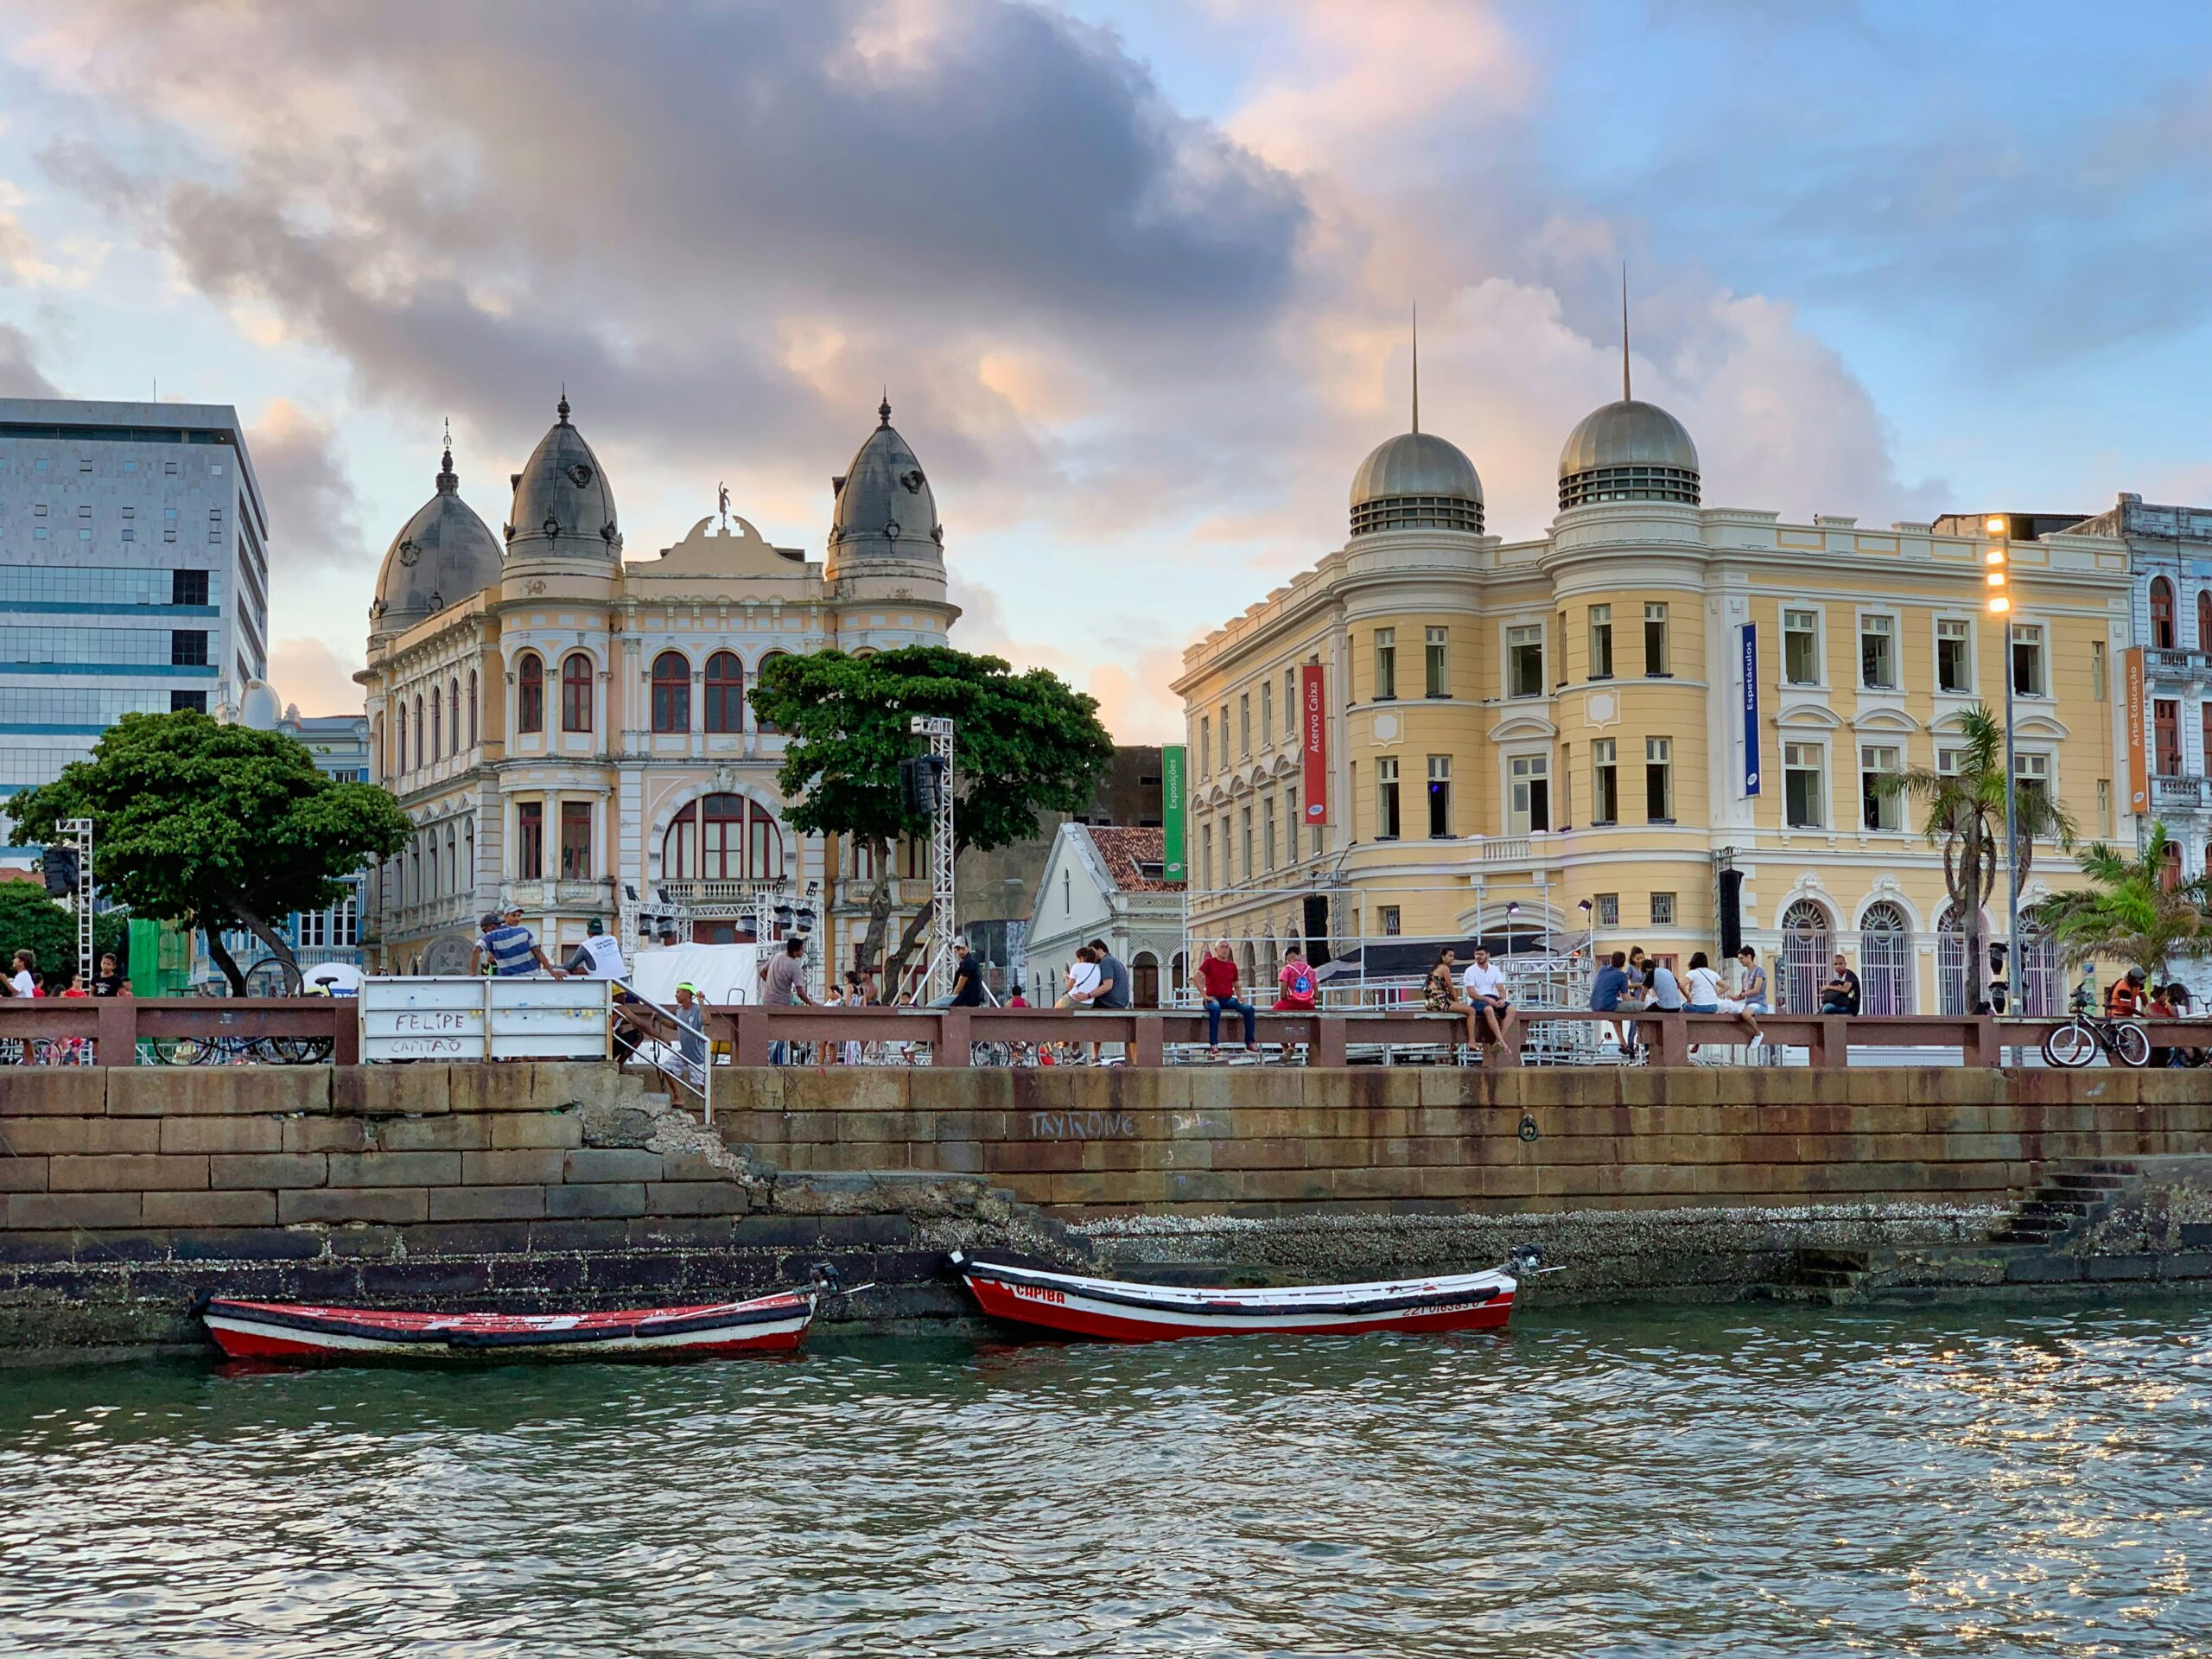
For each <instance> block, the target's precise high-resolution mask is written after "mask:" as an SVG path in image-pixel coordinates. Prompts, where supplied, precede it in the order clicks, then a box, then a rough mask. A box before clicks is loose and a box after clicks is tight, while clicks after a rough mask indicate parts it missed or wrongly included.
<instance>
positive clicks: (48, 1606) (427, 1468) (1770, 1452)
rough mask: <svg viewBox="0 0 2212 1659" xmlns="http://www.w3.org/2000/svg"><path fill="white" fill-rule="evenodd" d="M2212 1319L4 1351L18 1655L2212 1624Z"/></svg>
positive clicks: (2117, 1634)
mask: <svg viewBox="0 0 2212 1659" xmlns="http://www.w3.org/2000/svg"><path fill="white" fill-rule="evenodd" d="M2208 1351H2212V1309H2208V1308H2206V1307H2205V1306H2203V1305H2202V1304H2196V1303H2190V1302H2185V1301H2183V1302H2176V1301H2159V1300H2145V1301H2141V1302H2138V1303H2133V1304H2126V1305H2104V1306H2095V1307H2081V1308H2070V1309H2062V1310H2058V1311H2037V1312H2033V1313H2020V1312H2017V1311H2014V1310H2012V1309H2009V1308H1990V1307H1983V1308H1979V1309H1974V1310H1967V1311H1961V1310H1959V1309H1945V1310H1938V1311H1932V1312H1924V1313H1923V1312H1913V1313H1834V1312H1825V1311H1822V1312H1815V1311H1809V1310H1807V1311H1799V1310H1774V1309H1760V1310H1757V1311H1753V1310H1749V1309H1744V1308H1717V1309H1697V1308H1692V1309H1669V1310H1666V1311H1663V1312H1659V1311H1650V1312H1637V1313H1594V1312H1592V1313H1555V1314H1550V1315H1542V1314H1524V1315H1523V1322H1522V1323H1521V1324H1519V1325H1516V1328H1515V1330H1514V1331H1513V1332H1511V1333H1510V1335H1488V1336H1477V1335H1471V1336H1465V1337H1457V1338H1442V1339H1438V1338H1426V1339H1417V1338H1389V1337H1385V1338H1323V1339H1319V1340H1311V1341H1304V1342H1291V1341H1284V1340H1276V1339H1273V1338H1248V1339H1242V1340H1239V1339H1215V1340H1210V1341H1204V1342H1187V1343H1182V1344H1169V1345H1164V1346H1161V1347H1157V1348H1143V1349H1135V1348H1115V1347H1105V1346H1088V1345H1085V1346H1065V1347H1063V1346H1050V1345H1041V1346H1039V1345H1032V1346H1020V1347H1013V1346H995V1345H983V1346H977V1345H974V1344H967V1343H963V1342H958V1341H954V1340H950V1339H944V1340H935V1341H925V1342H915V1343H908V1342H893V1341H890V1340H887V1339H872V1340H860V1339H852V1340H847V1341H843V1342H835V1341H821V1342H819V1344H818V1345H817V1350H816V1351H815V1352H814V1353H813V1354H811V1355H810V1356H809V1357H806V1358H804V1359H801V1360H798V1361H793V1362H790V1363H777V1362H759V1361H754V1362H737V1363H722V1364H707V1365H698V1366H691V1367H686V1368H683V1369H677V1370H641V1369H626V1368H622V1367H616V1366H600V1365H577V1366H569V1367H563V1368H557V1369H550V1370H528V1369H524V1368H509V1369H503V1370H493V1371H487V1372H479V1373H475V1374H472V1375H467V1376H454V1375H451V1374H446V1373H438V1372H428V1371H371V1370H334V1371H319V1372H307V1373H297V1374H290V1375H268V1374H264V1375H230V1376H226V1375H220V1374H219V1373H218V1372H217V1371H216V1370H214V1369H213V1367H211V1366H208V1365H205V1364H200V1363H189V1362H182V1361H175V1362H161V1363H146V1364H143V1365H133V1366H109V1367H78V1368H72V1369H57V1370H34V1371H20V1370H18V1371H0V1653H5V1654H9V1655H13V1654H18V1653H25V1654H28V1653H40V1654H56V1655H68V1656H80V1655H106V1654H129V1655H132V1656H150V1655H210V1656H213V1655H221V1656H224V1659H239V1656H295V1655H296V1656H309V1655H312V1656H316V1659H343V1656H356V1655H384V1654H408V1655H417V1654H419V1655H430V1654H437V1655H465V1656H485V1659H489V1656H507V1655H541V1654H559V1655H562V1656H564V1659H596V1656H614V1655H621V1656H628V1655H645V1654H651V1655H655V1656H661V1655H671V1656H673V1655H709V1656H716V1659H722V1656H738V1659H764V1656H772V1655H784V1654H800V1653H818V1654H834V1655H840V1656H842V1655H859V1654H886V1655H889V1654H898V1655H911V1654H946V1655H955V1654H957V1655H1009V1656H1011V1655H1020V1656H1032V1655H1093V1654H1096V1655H1122V1654H1208V1655H1210V1654H1268V1655H1274V1654H1284V1655H1287V1654H1299V1655H1306V1654H1389V1655H1452V1656H1465V1655H1489V1654H1514V1655H1521V1654H1526V1655H1532V1656H1534V1655H1542V1656H1547V1659H1550V1656H1562V1655H1579V1654H1595V1653H1604V1654H1637V1655H1688V1654H1695V1655H1700V1656H1705V1655H1715V1654H1758V1655H1768V1654H1819V1655H1830V1654H1849V1653H1867V1654H1881V1655H1892V1654H1908V1655H1923V1654H1927V1655H1936V1654H2008V1655H2009V1654H2099V1655H2104V1654H2144V1655H2151V1654H2156V1655H2160V1656H2170V1655H2184V1654H2200V1653H2206V1652H2212V1586H2207V1585H2206V1584H2205V1583H2204V1582H2202V1580H2203V1579H2204V1577H2205V1576H2206V1575H2207V1574H2208V1573H2212V1478H2208V1471H2207V1469H2206V1462H2207V1458H2208V1455H2212V1365H2208V1363H2207V1354H2208Z"/></svg>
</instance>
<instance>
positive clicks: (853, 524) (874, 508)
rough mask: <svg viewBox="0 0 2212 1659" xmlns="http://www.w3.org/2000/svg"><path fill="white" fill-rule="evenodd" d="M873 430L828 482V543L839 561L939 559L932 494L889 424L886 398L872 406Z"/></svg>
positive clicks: (940, 537) (940, 541) (939, 531)
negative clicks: (832, 502)
mask: <svg viewBox="0 0 2212 1659" xmlns="http://www.w3.org/2000/svg"><path fill="white" fill-rule="evenodd" d="M875 413H876V428H875V430H874V431H873V432H871V433H869V434H868V437H867V439H866V441H865V442H862V443H861V447H860V448H859V449H858V451H856V452H855V454H854V456H853V463H852V465H851V466H849V467H847V468H846V469H845V472H844V475H843V476H842V477H840V478H836V479H832V480H830V484H831V486H832V487H833V488H834V489H836V492H837V506H836V512H835V513H834V514H833V515H832V516H831V518H830V520H829V546H830V548H831V549H833V550H835V556H836V559H837V561H838V562H839V563H841V564H846V563H850V562H851V561H852V560H854V559H856V558H859V559H864V558H868V557H870V556H876V557H895V558H907V559H911V558H916V557H932V558H941V557H943V556H944V525H943V524H939V523H938V518H937V497H936V496H935V495H934V494H932V493H931V490H930V481H929V479H928V477H927V475H925V474H924V473H923V471H922V464H921V462H920V461H917V460H916V459H915V458H914V452H913V451H912V449H911V448H908V447H907V445H906V439H904V438H902V437H900V436H899V433H898V429H896V428H895V427H893V425H892V424H891V400H890V399H889V398H888V397H887V398H885V399H884V401H883V402H882V403H881V404H878V405H877V407H876V411H875Z"/></svg>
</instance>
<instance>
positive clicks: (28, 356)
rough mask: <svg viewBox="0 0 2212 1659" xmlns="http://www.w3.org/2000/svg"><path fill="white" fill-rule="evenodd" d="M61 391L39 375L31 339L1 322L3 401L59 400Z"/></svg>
mask: <svg viewBox="0 0 2212 1659" xmlns="http://www.w3.org/2000/svg"><path fill="white" fill-rule="evenodd" d="M60 396H61V389H60V387H59V386H57V385H54V382H53V381H51V380H49V379H48V378H46V376H45V375H44V374H42V373H41V372H40V371H39V366H38V361H37V359H36V358H35V356H34V354H33V353H32V351H31V342H30V336H29V335H28V334H25V333H24V332H23V331H22V329H20V328H18V327H15V326H14V325H13V324H12V323H5V322H0V397H60Z"/></svg>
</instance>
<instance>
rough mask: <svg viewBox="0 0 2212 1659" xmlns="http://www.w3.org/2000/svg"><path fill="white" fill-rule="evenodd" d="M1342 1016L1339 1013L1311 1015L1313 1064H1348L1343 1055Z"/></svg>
mask: <svg viewBox="0 0 2212 1659" xmlns="http://www.w3.org/2000/svg"><path fill="white" fill-rule="evenodd" d="M1344 1033H1345V1026H1344V1015H1342V1014H1315V1015H1314V1016H1313V1064H1314V1065H1347V1064H1349V1062H1348V1061H1347V1060H1346V1058H1345V1055H1344Z"/></svg>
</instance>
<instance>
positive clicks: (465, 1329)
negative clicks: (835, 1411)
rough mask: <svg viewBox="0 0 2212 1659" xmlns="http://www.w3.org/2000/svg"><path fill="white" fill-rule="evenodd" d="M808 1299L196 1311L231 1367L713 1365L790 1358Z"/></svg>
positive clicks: (782, 1294)
mask: <svg viewBox="0 0 2212 1659" xmlns="http://www.w3.org/2000/svg"><path fill="white" fill-rule="evenodd" d="M815 1305H816V1299H815V1297H814V1295H813V1294H811V1293H807V1292H792V1291H779V1292H777V1293H776V1294H773V1295H769V1296H761V1297H755V1298H753V1300H749V1301H743V1302H715V1303H705V1304H701V1305H699V1306H688V1307H656V1308H631V1309H626V1310H623V1311H620V1312H616V1313H537V1314H530V1313H398V1312H387V1311H385V1310H382V1309H372V1308H357V1307H318V1306H308V1305H305V1304H301V1303H292V1302H242V1301H233V1300H228V1299H226V1298H215V1299H213V1300H210V1301H209V1302H208V1303H207V1306H206V1307H205V1308H204V1309H203V1310H202V1311H201V1318H202V1319H203V1320H204V1321H205V1322H206V1324H207V1332H208V1334H209V1335H210V1336H211V1337H213V1338H214V1340H215V1345H216V1346H217V1347H219V1348H220V1349H221V1350H222V1351H223V1352H224V1354H225V1355H226V1356H227V1357H230V1358H232V1359H258V1360H277V1361H290V1362H301V1361H358V1360H365V1359H404V1360H416V1361H420V1360H429V1361H441V1360H457V1361H468V1362H474V1363H484V1362H486V1361H496V1362H500V1363H508V1362H513V1361H519V1360H528V1361H537V1360H551V1359H620V1360H685V1359H710V1358H720V1357H730V1356H736V1355H745V1354H774V1353H788V1352H790V1351H791V1350H793V1349H795V1348H797V1347H798V1345H799V1344H801V1343H802V1342H804V1340H805V1339H806V1332H807V1327H808V1326H809V1325H810V1324H812V1322H813V1319H814V1312H815Z"/></svg>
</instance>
